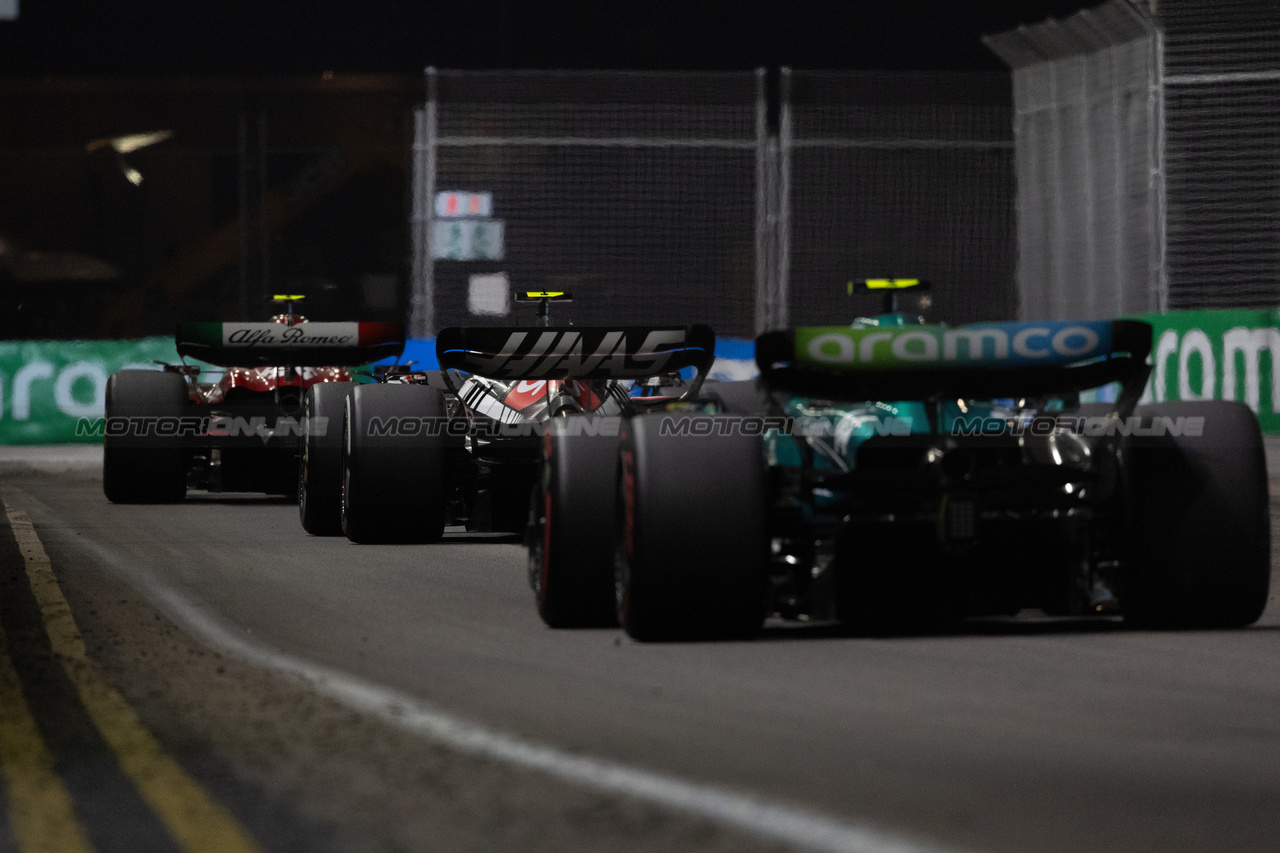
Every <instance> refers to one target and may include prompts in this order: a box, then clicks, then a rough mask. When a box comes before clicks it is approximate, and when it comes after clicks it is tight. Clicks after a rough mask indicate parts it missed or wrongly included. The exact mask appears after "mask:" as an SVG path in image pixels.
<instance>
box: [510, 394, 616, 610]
mask: <svg viewBox="0 0 1280 853" xmlns="http://www.w3.org/2000/svg"><path fill="white" fill-rule="evenodd" d="M597 421H598V419H593V418H591V417H590V416H579V415H574V416H570V417H567V418H556V419H554V420H553V421H552V422H551V425H550V430H549V431H548V432H547V434H546V435H545V437H544V439H543V458H542V471H541V475H540V478H539V483H538V486H537V487H536V488H535V489H534V496H533V506H532V508H531V519H532V521H533V524H532V525H531V527H530V530H529V540H528V546H529V582H530V585H531V586H532V587H533V592H534V599H535V601H536V602H537V605H538V615H539V616H541V617H542V621H544V622H545V623H547V625H549V626H550V627H552V628H589V627H607V626H610V625H616V624H617V613H616V610H615V607H614V586H613V550H614V531H613V526H614V520H615V511H614V500H615V498H616V496H617V486H616V481H615V474H616V471H617V462H618V438H617V436H616V435H598V434H596V435H593V434H590V431H589V430H588V429H587V428H588V427H593V426H594V424H595V423H596V422H597Z"/></svg>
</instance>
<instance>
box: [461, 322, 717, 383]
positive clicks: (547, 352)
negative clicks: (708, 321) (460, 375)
mask: <svg viewBox="0 0 1280 853" xmlns="http://www.w3.org/2000/svg"><path fill="white" fill-rule="evenodd" d="M715 345H716V336H715V333H714V332H712V331H711V329H710V327H708V326H701V325H696V326H616V327H615V326H534V327H527V328H510V327H508V328H503V327H492V326H487V327H452V328H448V329H444V330H442V331H441V332H440V334H439V336H438V337H437V338H436V356H437V358H438V359H439V361H440V367H441V368H444V369H453V370H461V371H464V372H466V373H474V374H476V375H478V376H483V377H486V378H489V379H643V378H646V377H650V376H658V375H660V374H664V373H673V372H676V371H679V370H683V369H684V368H688V367H692V368H693V369H694V370H696V371H697V373H698V375H699V376H705V375H706V373H707V372H708V371H709V370H710V369H711V364H712V362H714V361H715Z"/></svg>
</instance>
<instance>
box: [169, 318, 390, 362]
mask: <svg viewBox="0 0 1280 853" xmlns="http://www.w3.org/2000/svg"><path fill="white" fill-rule="evenodd" d="M176 342H177V347H178V354H179V355H181V356H183V357H187V356H189V357H191V358H196V359H199V360H200V361H205V362H208V363H209V364H216V365H219V366H220V367H273V366H285V365H310V366H316V367H320V366H324V367H343V366H354V365H359V364H368V363H369V362H371V361H377V360H379V359H382V358H387V357H388V356H392V357H398V356H399V355H400V353H402V352H403V351H404V325H403V324H401V323H297V324H295V325H292V326H289V325H285V324H283V323H271V322H261V323H180V324H178V332H177V335H176Z"/></svg>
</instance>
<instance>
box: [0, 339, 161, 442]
mask: <svg viewBox="0 0 1280 853" xmlns="http://www.w3.org/2000/svg"><path fill="white" fill-rule="evenodd" d="M156 360H160V361H169V362H176V361H177V360H178V352H177V350H176V349H174V345H173V338H172V337H168V338H165V337H156V338H142V339H141V340H128V341H0V444H67V443H73V442H78V443H97V444H100V443H101V442H102V436H101V434H98V435H94V434H93V431H91V430H85V429H83V427H81V428H80V429H77V426H78V425H80V424H81V419H82V418H101V417H102V416H103V406H104V398H105V395H106V392H107V378H108V377H109V376H111V374H113V373H115V372H116V371H117V370H121V369H122V368H126V367H137V368H155V367H156V364H155V362H156ZM77 432H79V435H77Z"/></svg>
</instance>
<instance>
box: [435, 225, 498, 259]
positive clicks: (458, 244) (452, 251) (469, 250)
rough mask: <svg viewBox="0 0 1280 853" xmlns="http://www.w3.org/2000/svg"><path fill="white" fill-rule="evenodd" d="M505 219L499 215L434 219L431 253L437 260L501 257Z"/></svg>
mask: <svg viewBox="0 0 1280 853" xmlns="http://www.w3.org/2000/svg"><path fill="white" fill-rule="evenodd" d="M504 231H505V223H504V222H503V221H502V220H501V219H435V220H432V222H431V257H432V259H433V260H437V261H500V260H502V258H503V236H504Z"/></svg>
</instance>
